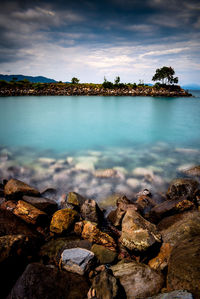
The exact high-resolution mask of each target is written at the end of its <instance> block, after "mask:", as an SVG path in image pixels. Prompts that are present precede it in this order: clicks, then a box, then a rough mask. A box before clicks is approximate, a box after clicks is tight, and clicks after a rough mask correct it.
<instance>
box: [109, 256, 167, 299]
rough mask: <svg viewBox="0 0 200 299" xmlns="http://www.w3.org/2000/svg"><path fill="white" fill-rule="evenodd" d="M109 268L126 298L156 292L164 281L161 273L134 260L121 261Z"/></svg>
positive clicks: (135, 298) (134, 298) (144, 295)
mask: <svg viewBox="0 0 200 299" xmlns="http://www.w3.org/2000/svg"><path fill="white" fill-rule="evenodd" d="M111 270H112V272H113V274H114V276H115V277H116V278H118V279H119V280H120V283H121V285H122V286H123V287H124V290H125V292H126V296H127V299H137V298H138V299H139V298H147V297H148V296H152V295H154V294H157V293H159V291H160V290H161V288H162V286H163V283H164V280H163V275H162V274H161V273H158V272H156V271H154V270H152V269H151V268H150V267H149V266H147V265H145V264H141V263H138V262H136V261H132V262H125V261H121V262H119V263H118V264H116V265H114V266H112V267H111Z"/></svg>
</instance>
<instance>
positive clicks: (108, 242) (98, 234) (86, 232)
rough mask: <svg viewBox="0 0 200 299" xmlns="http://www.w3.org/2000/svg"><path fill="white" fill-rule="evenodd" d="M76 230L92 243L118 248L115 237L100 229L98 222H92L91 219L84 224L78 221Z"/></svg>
mask: <svg viewBox="0 0 200 299" xmlns="http://www.w3.org/2000/svg"><path fill="white" fill-rule="evenodd" d="M81 230H82V232H81ZM74 231H75V232H76V233H78V234H80V233H81V236H82V238H83V239H86V240H88V241H89V242H91V243H96V244H99V245H103V246H105V247H107V248H109V249H110V250H114V251H115V250H116V243H115V241H114V239H113V238H112V237H111V236H109V235H108V234H106V233H104V232H102V231H100V230H99V229H98V228H97V224H96V223H92V222H90V221H84V222H83V223H82V224H79V223H77V224H76V225H75V227H74Z"/></svg>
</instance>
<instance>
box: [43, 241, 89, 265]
mask: <svg viewBox="0 0 200 299" xmlns="http://www.w3.org/2000/svg"><path fill="white" fill-rule="evenodd" d="M91 246H92V244H91V243H90V242H89V241H87V240H81V239H80V238H78V237H74V236H68V237H63V238H57V239H52V240H50V241H48V242H47V243H45V244H44V245H43V246H42V247H41V249H40V252H39V256H40V258H41V259H42V261H43V263H45V264H55V265H58V264H59V261H60V258H61V254H62V252H63V251H64V250H65V249H70V248H77V247H80V248H84V249H88V250H90V249H91Z"/></svg>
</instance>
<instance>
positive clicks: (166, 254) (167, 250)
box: [148, 243, 172, 271]
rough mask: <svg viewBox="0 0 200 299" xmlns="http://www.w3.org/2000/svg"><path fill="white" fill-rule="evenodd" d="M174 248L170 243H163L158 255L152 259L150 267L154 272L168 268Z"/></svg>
mask: <svg viewBox="0 0 200 299" xmlns="http://www.w3.org/2000/svg"><path fill="white" fill-rule="evenodd" d="M171 251H172V246H171V245H170V244H169V243H163V244H162V246H161V248H160V252H159V253H158V255H157V256H156V257H155V258H153V259H151V260H150V261H149V263H148V265H149V266H150V267H151V268H152V269H154V270H160V271H162V270H164V269H165V268H166V267H167V266H168V262H169V258H170V254H171Z"/></svg>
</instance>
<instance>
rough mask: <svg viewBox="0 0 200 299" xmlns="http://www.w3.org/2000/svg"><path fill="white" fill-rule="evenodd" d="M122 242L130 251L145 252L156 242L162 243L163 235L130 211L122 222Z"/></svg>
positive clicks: (152, 225)
mask: <svg viewBox="0 0 200 299" xmlns="http://www.w3.org/2000/svg"><path fill="white" fill-rule="evenodd" d="M120 242H121V244H122V245H123V246H125V247H126V248H128V249H130V250H138V251H145V250H147V249H148V248H149V247H150V246H152V245H153V244H155V243H156V242H161V235H160V234H159V233H158V231H157V228H156V226H155V225H154V224H152V223H150V222H148V221H147V220H146V219H144V218H143V217H142V216H141V215H139V214H138V213H137V212H136V211H135V210H133V209H129V210H128V211H127V212H126V214H125V216H124V218H123V221H122V235H121V237H120Z"/></svg>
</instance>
